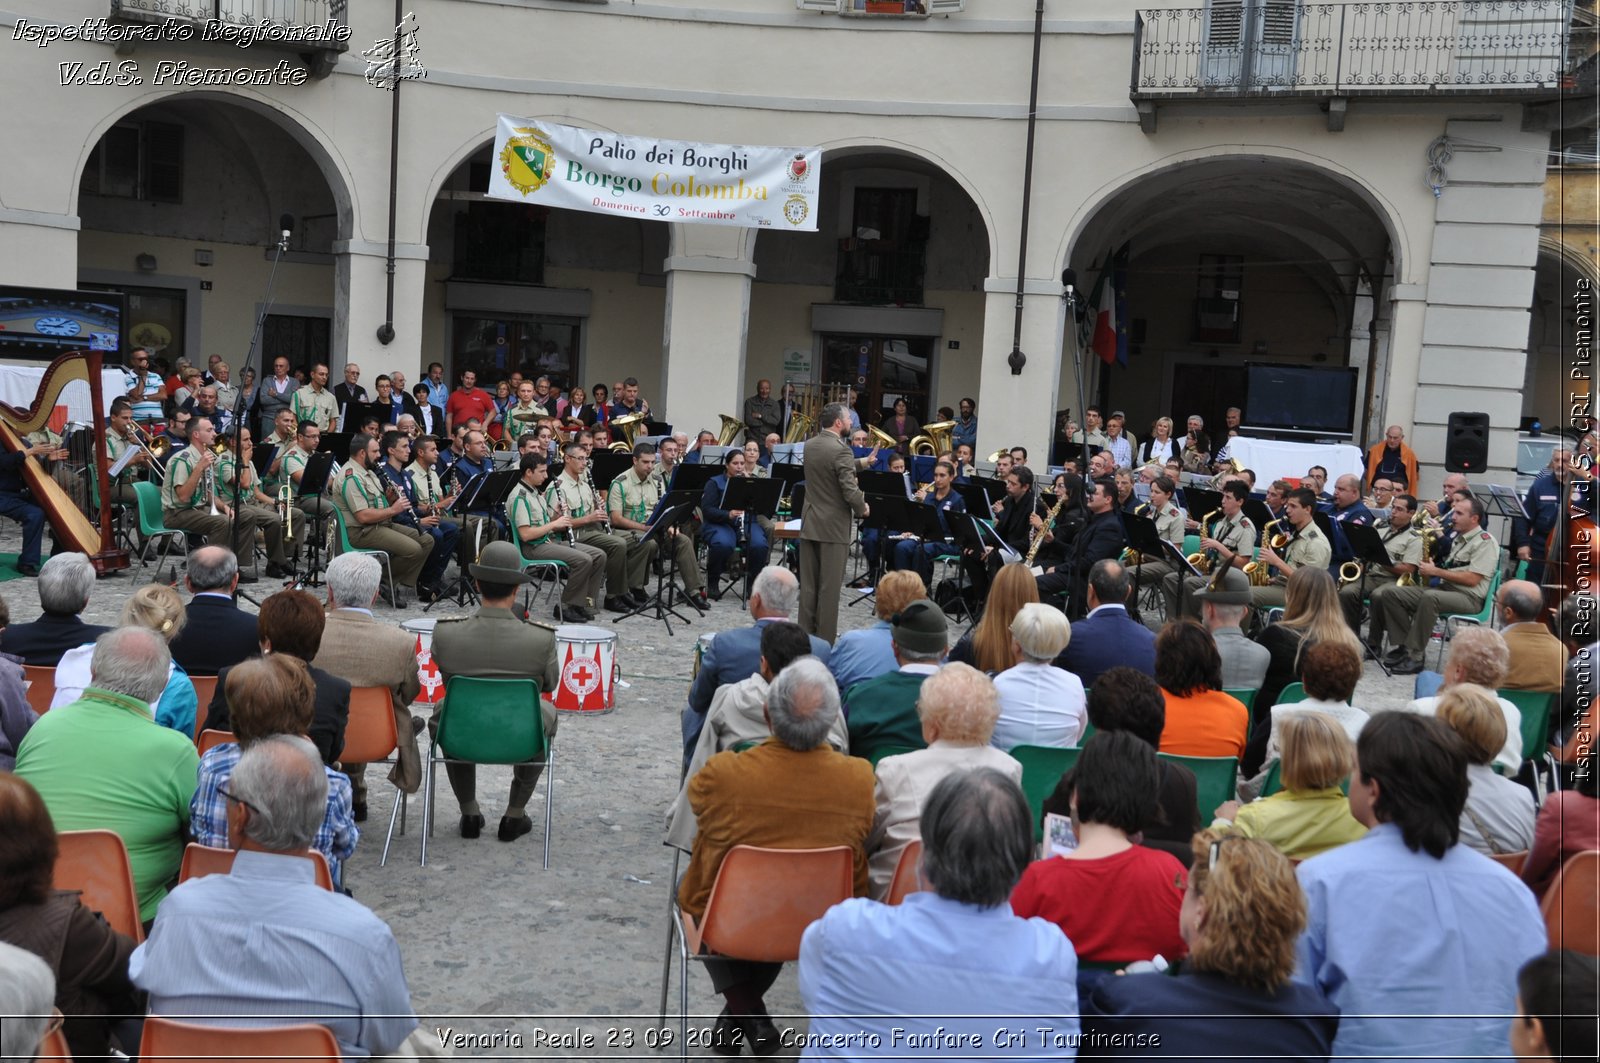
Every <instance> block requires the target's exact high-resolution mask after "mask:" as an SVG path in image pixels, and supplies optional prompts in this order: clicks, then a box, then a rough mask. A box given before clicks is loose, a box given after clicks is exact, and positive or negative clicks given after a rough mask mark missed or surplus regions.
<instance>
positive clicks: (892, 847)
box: [867, 607, 1066, 900]
mask: <svg viewBox="0 0 1600 1063" xmlns="http://www.w3.org/2000/svg"><path fill="white" fill-rule="evenodd" d="M1041 608H1042V607H1041ZM1051 612H1053V613H1055V614H1056V615H1057V616H1060V615H1061V614H1060V612H1059V611H1057V610H1054V609H1052V610H1051ZM1062 623H1063V624H1065V623H1066V620H1065V619H1063V620H1062ZM998 713H999V707H998V700H997V691H996V690H995V685H994V683H992V682H991V681H990V680H989V677H988V676H986V675H984V674H983V673H982V672H980V671H978V670H977V669H976V668H973V667H972V666H971V665H967V664H947V665H945V666H944V667H943V668H940V669H939V670H938V671H937V672H935V673H934V674H933V675H931V676H929V677H928V678H927V679H926V680H924V681H923V684H922V691H921V693H920V694H919V695H918V696H917V715H918V716H920V717H921V718H922V737H923V740H924V741H926V742H927V743H928V748H926V749H919V750H917V751H916V752H914V753H901V754H899V755H897V756H891V757H884V758H883V759H882V760H880V761H878V766H877V777H878V784H877V801H878V812H877V816H876V817H875V818H874V819H873V822H872V836H871V837H869V838H868V839H867V852H868V853H869V854H870V860H871V864H870V869H869V871H868V874H869V875H870V876H871V879H872V896H873V897H874V898H875V899H877V900H882V899H883V898H884V897H885V896H887V895H888V893H889V883H890V881H891V880H892V879H893V878H894V869H895V867H896V866H898V865H899V863H900V854H901V852H902V851H903V850H904V849H905V847H906V846H907V845H909V844H911V843H912V842H913V841H915V840H916V839H917V838H918V836H919V833H918V832H919V829H920V828H919V826H918V821H917V817H918V816H919V815H920V814H921V811H922V805H923V802H924V801H926V800H927V798H928V794H929V793H930V792H932V790H933V788H934V786H935V784H937V783H938V782H939V780H940V779H943V778H944V777H945V776H947V775H951V774H955V773H957V772H963V771H967V770H968V769H973V768H990V769H993V770H995V771H998V772H999V773H1000V774H1002V775H1004V776H1005V777H1006V778H1008V779H1010V780H1011V781H1012V782H1014V783H1017V784H1018V785H1021V783H1022V765H1021V764H1018V763H1017V762H1016V761H1015V760H1013V759H1011V757H1010V756H1008V755H1007V754H1005V753H1002V752H1000V750H998V749H996V748H994V747H993V746H992V745H990V744H989V743H990V740H991V736H992V734H993V733H994V727H995V719H996V716H997V714H998ZM1030 829H1031V828H1030ZM1019 874H1020V872H1019Z"/></svg>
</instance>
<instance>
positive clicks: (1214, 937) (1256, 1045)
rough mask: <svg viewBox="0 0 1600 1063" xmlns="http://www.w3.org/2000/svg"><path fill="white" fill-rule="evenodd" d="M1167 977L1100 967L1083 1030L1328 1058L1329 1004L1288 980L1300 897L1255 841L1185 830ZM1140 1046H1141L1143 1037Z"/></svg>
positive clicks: (1215, 1048) (1146, 1042) (1163, 1043)
mask: <svg viewBox="0 0 1600 1063" xmlns="http://www.w3.org/2000/svg"><path fill="white" fill-rule="evenodd" d="M1194 851H1195V853H1196V854H1197V855H1198V857H1199V859H1197V860H1196V861H1195V864H1194V868H1193V869H1192V870H1191V871H1190V872H1189V885H1188V888H1187V889H1186V890H1185V891H1184V894H1183V912H1182V918H1181V920H1180V926H1181V929H1182V932H1183V940H1184V943H1185V944H1186V945H1187V946H1188V948H1189V958H1188V959H1187V960H1185V961H1184V963H1183V966H1182V968H1181V969H1180V970H1179V971H1178V974H1177V977H1175V978H1169V977H1167V976H1166V974H1159V973H1155V972H1149V973H1145V974H1130V975H1128V976H1127V977H1124V978H1103V979H1101V980H1100V983H1099V984H1098V985H1096V986H1095V988H1094V992H1092V993H1091V994H1089V996H1088V997H1087V998H1086V999H1085V1000H1084V1002H1083V1028H1084V1031H1085V1032H1086V1033H1090V1034H1098V1035H1101V1036H1103V1037H1105V1038H1108V1040H1105V1041H1102V1042H1101V1043H1102V1044H1107V1045H1110V1044H1116V1043H1119V1042H1117V1041H1113V1040H1109V1038H1113V1037H1116V1038H1122V1040H1121V1042H1120V1043H1122V1044H1125V1045H1134V1044H1137V1045H1140V1046H1141V1048H1140V1049H1139V1054H1141V1055H1151V1056H1156V1057H1166V1056H1180V1057H1186V1058H1189V1059H1201V1058H1228V1059H1249V1058H1252V1057H1255V1058H1261V1059H1268V1058H1271V1059H1327V1058H1328V1056H1329V1054H1330V1052H1331V1051H1332V1048H1333V1037H1334V1033H1335V1032H1336V1031H1337V1030H1338V1028H1339V1009H1338V1008H1336V1007H1334V1006H1333V1005H1332V1004H1331V1003H1329V1002H1328V999H1327V998H1326V997H1324V996H1323V995H1322V994H1321V993H1320V992H1319V991H1318V990H1317V989H1316V988H1314V987H1312V986H1308V985H1303V984H1301V983H1298V982H1295V981H1293V980H1292V976H1293V975H1294V963H1295V953H1294V947H1295V941H1296V940H1297V939H1298V938H1299V936H1300V933H1301V931H1303V930H1304V929H1305V926H1306V902H1305V897H1304V896H1303V895H1302V894H1301V892H1300V884H1299V883H1298V882H1296V881H1295V877H1294V868H1293V867H1292V866H1291V865H1290V863H1289V861H1288V860H1287V859H1285V857H1284V855H1283V854H1282V853H1280V852H1278V851H1277V850H1275V849H1274V848H1273V847H1272V846H1271V845H1269V844H1267V843H1266V842H1265V841H1263V840H1261V839H1257V838H1241V837H1238V836H1232V835H1225V834H1220V833H1217V832H1216V831H1202V832H1201V833H1199V834H1196V835H1195V836H1194ZM1144 1046H1148V1047H1144Z"/></svg>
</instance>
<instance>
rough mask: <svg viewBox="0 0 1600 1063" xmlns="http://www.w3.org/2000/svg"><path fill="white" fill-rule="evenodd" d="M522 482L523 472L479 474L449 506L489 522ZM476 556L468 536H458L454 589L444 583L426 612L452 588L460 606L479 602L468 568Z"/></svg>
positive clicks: (441, 600) (456, 512) (445, 597)
mask: <svg viewBox="0 0 1600 1063" xmlns="http://www.w3.org/2000/svg"><path fill="white" fill-rule="evenodd" d="M521 479H522V470H521V469H500V470H497V471H494V472H480V473H478V475H476V476H474V477H472V479H470V480H468V481H467V483H466V485H465V486H464V487H462V489H461V494H460V496H459V497H457V499H456V503H455V505H453V506H451V507H450V512H451V513H452V514H455V515H456V516H460V517H468V516H478V517H480V518H482V519H489V518H490V516H491V515H492V514H493V512H494V509H495V507H497V506H504V505H505V501H506V499H507V498H509V497H511V492H512V490H513V489H514V488H515V487H516V486H517V483H518V481H520V480H521ZM478 528H479V531H480V532H481V531H482V529H483V525H482V524H480V525H479V526H478ZM463 530H465V529H463ZM476 556H477V554H476V551H475V550H474V551H472V552H471V553H470V554H469V550H468V546H467V537H466V536H465V535H461V536H457V538H456V577H455V579H454V581H452V582H453V586H452V584H451V583H447V584H445V587H444V590H443V591H442V592H441V593H440V595H439V596H438V597H437V598H435V599H434V600H433V601H431V602H429V603H428V604H427V605H424V606H423V607H422V611H423V612H424V613H426V612H428V611H429V610H431V609H432V608H433V607H434V606H435V605H438V604H439V603H440V602H443V601H445V600H447V599H448V598H449V597H450V591H451V590H452V589H453V590H454V591H455V602H456V604H457V605H458V606H466V605H467V604H469V600H470V602H471V603H476V602H477V601H478V592H477V591H476V590H474V589H473V587H472V583H471V581H470V580H469V579H467V575H468V573H467V566H468V565H469V564H471V560H472V558H474V557H476Z"/></svg>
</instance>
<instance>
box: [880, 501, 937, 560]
mask: <svg viewBox="0 0 1600 1063" xmlns="http://www.w3.org/2000/svg"><path fill="white" fill-rule="evenodd" d="M905 518H906V519H905V521H904V523H903V524H902V525H901V526H900V529H899V530H900V532H901V533H902V534H904V533H906V532H910V533H911V534H912V535H914V536H916V539H917V548H918V549H919V550H920V549H921V548H922V547H924V546H926V545H927V544H928V543H930V542H937V543H942V542H944V525H943V524H940V523H939V510H938V508H937V507H936V506H930V505H928V504H927V503H926V502H914V501H911V502H907V503H906V504H905ZM900 541H902V540H899V539H892V538H889V537H887V536H885V537H884V539H883V540H882V542H881V545H882V546H884V547H885V548H888V547H890V546H892V545H893V544H894V543H896V542H900ZM878 556H880V557H881V556H883V552H882V551H881V550H880V551H879V555H878Z"/></svg>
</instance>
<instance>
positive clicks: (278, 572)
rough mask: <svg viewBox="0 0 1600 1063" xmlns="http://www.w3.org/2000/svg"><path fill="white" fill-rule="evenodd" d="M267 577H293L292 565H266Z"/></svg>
mask: <svg viewBox="0 0 1600 1063" xmlns="http://www.w3.org/2000/svg"><path fill="white" fill-rule="evenodd" d="M267 578H268V579H294V566H293V565H276V564H269V565H267Z"/></svg>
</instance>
